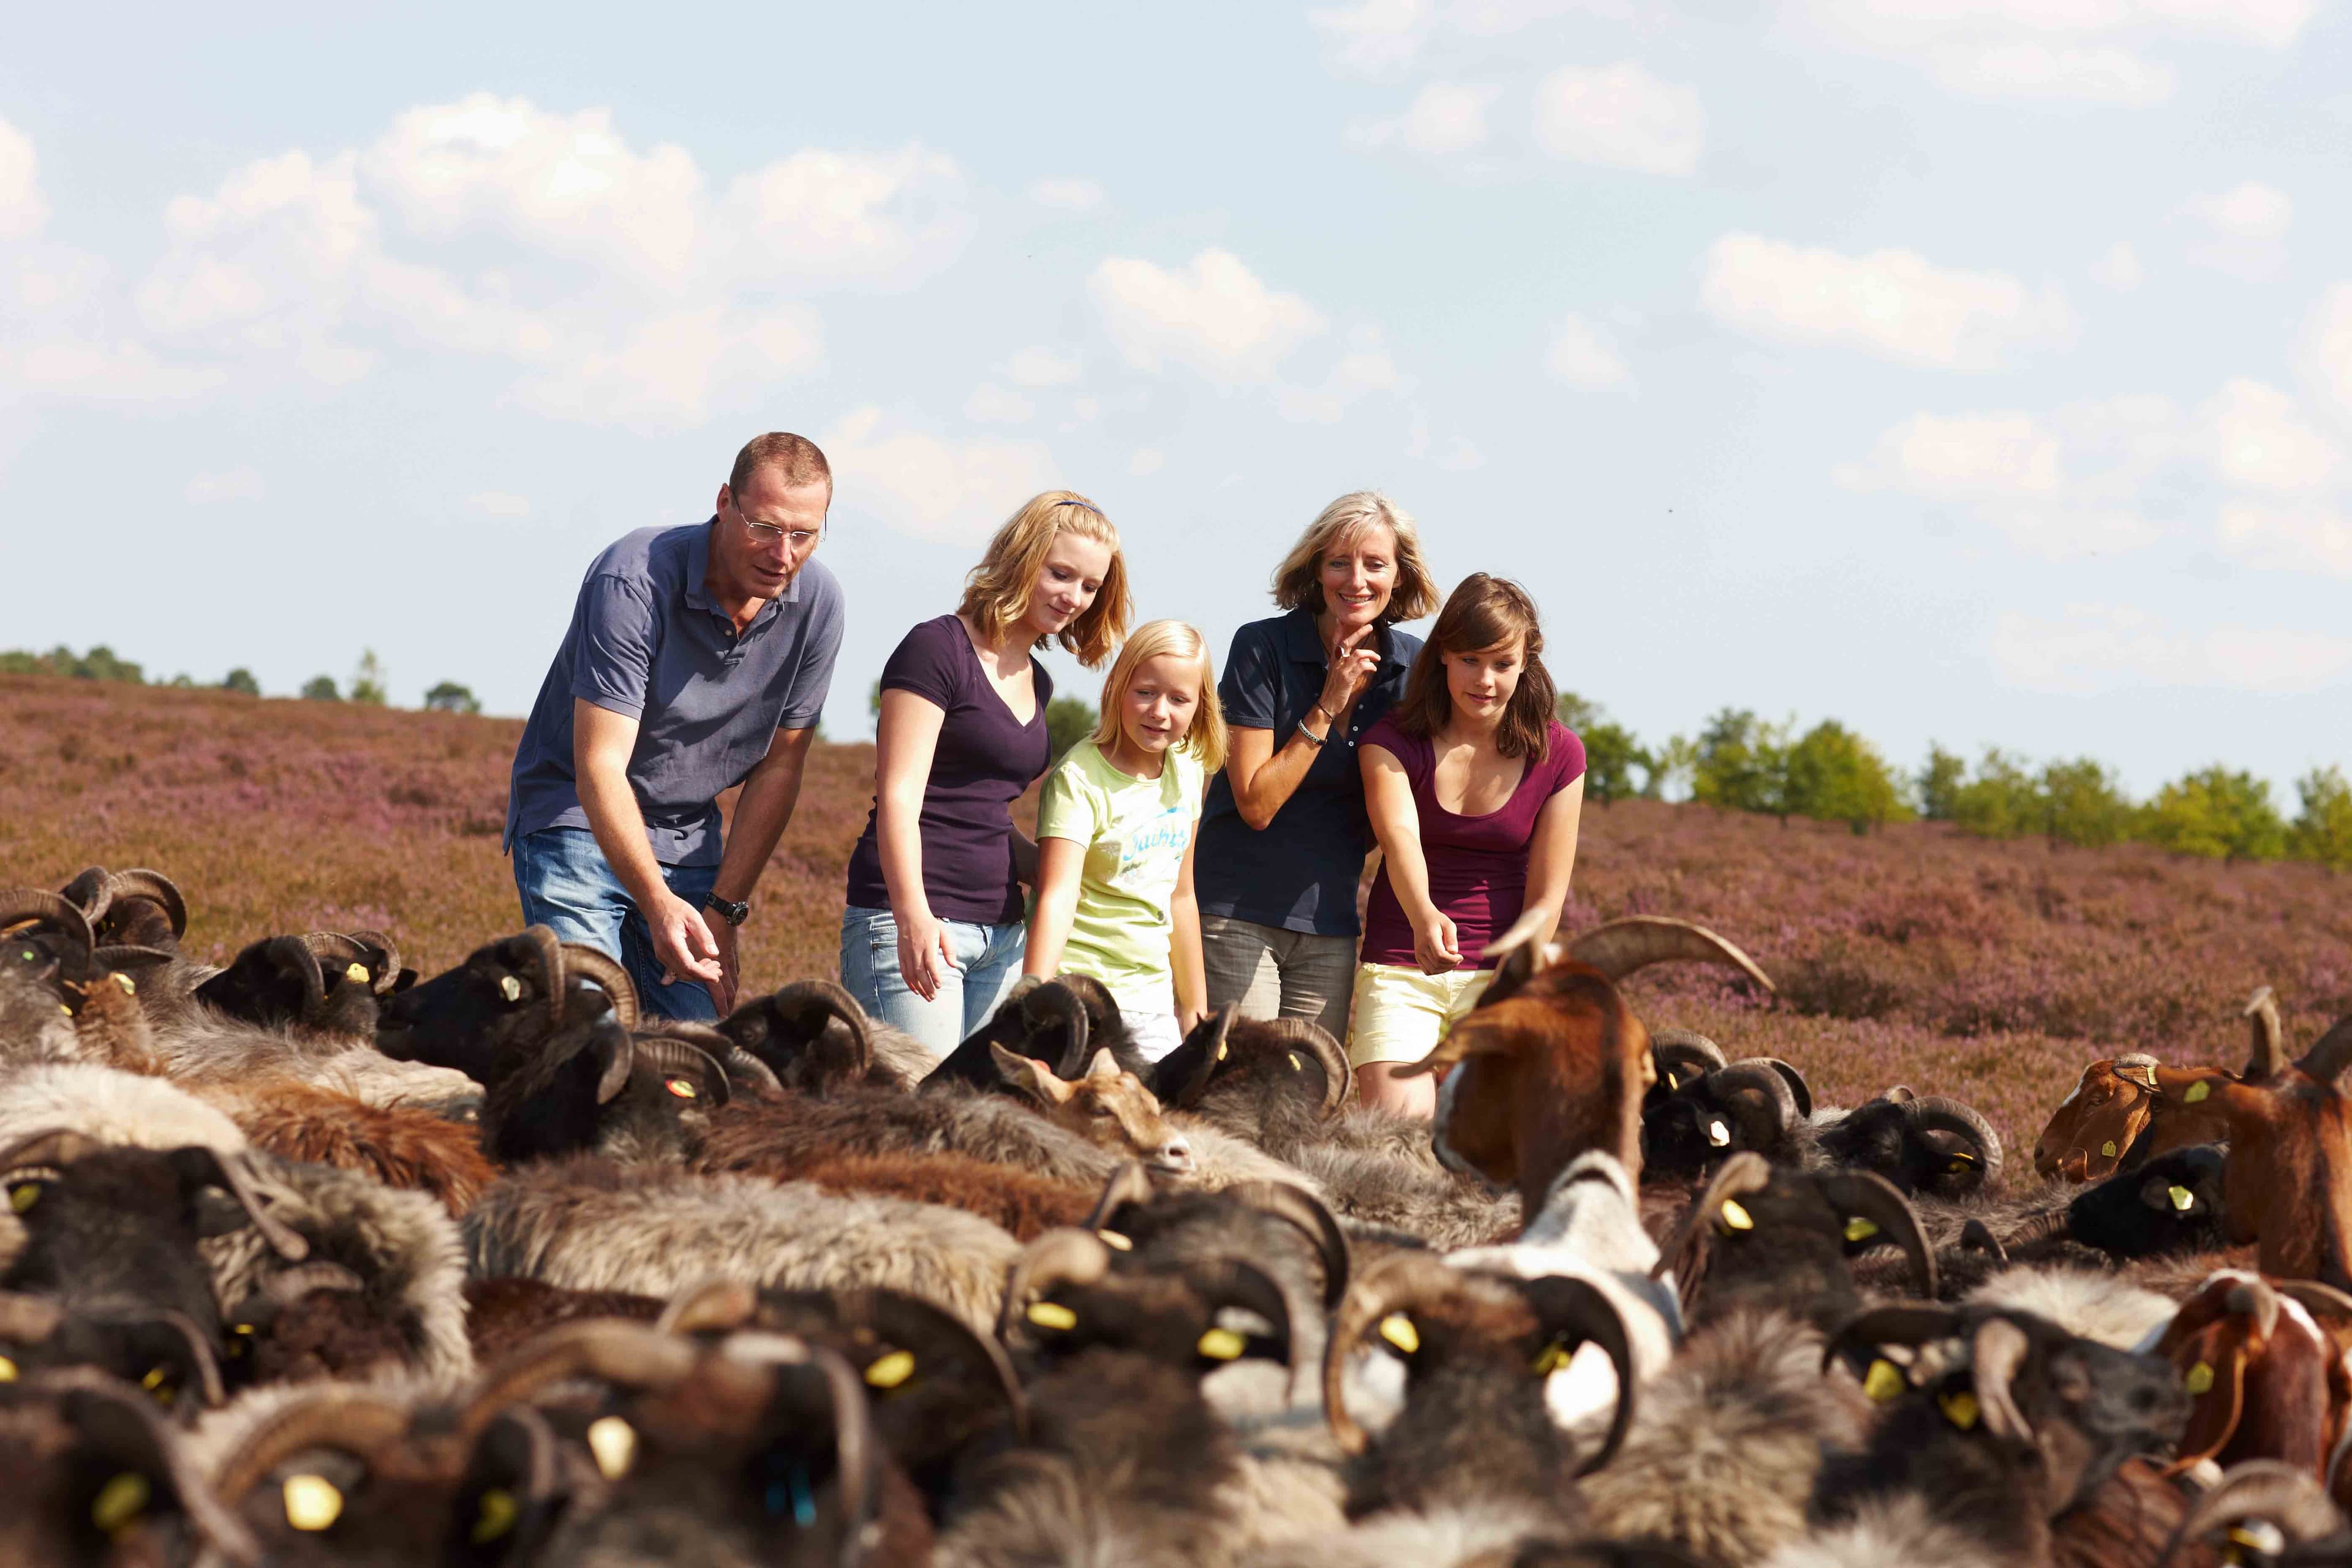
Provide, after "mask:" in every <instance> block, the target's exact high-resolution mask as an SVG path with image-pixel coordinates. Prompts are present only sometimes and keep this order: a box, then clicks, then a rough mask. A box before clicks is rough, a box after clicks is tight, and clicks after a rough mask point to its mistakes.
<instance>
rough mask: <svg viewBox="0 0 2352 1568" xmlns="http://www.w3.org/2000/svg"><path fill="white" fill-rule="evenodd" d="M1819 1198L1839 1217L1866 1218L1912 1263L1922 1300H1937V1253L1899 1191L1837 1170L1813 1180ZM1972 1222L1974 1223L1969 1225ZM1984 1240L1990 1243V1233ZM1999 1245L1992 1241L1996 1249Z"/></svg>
mask: <svg viewBox="0 0 2352 1568" xmlns="http://www.w3.org/2000/svg"><path fill="white" fill-rule="evenodd" d="M1815 1180H1816V1181H1817V1182H1819V1184H1820V1185H1821V1190H1822V1196H1823V1197H1825V1198H1827V1199H1829V1201H1830V1203H1831V1205H1832V1206H1834V1207H1835V1208H1836V1209H1837V1210H1838V1211H1839V1212H1840V1213H1841V1214H1844V1215H1852V1216H1853V1217H1856V1218H1860V1219H1866V1220H1868V1221H1870V1223H1871V1224H1873V1225H1874V1226H1877V1227H1878V1234H1879V1236H1881V1237H1885V1239H1886V1240H1888V1241H1891V1242H1893V1243H1894V1244H1895V1246H1897V1247H1901V1248H1902V1249H1903V1255H1904V1256H1905V1257H1906V1258H1909V1259H1910V1260H1911V1279H1912V1282H1913V1283H1914V1284H1916V1286H1918V1288H1919V1295H1920V1297H1921V1299H1922V1300H1929V1301H1932V1300H1935V1299H1936V1253H1935V1249H1934V1248H1932V1247H1929V1246H1928V1245H1927V1232H1926V1231H1924V1230H1922V1229H1920V1228H1919V1215H1918V1211H1916V1209H1914V1208H1913V1207H1912V1206H1911V1203H1910V1200H1909V1199H1907V1198H1906V1197H1905V1196H1904V1195H1903V1193H1902V1190H1901V1189H1900V1188H1898V1187H1896V1186H1895V1184H1894V1183H1892V1182H1890V1181H1888V1180H1887V1179H1886V1178H1885V1177H1884V1176H1882V1175H1880V1174H1879V1173H1877V1172H1875V1171H1836V1172H1831V1173H1826V1174H1823V1175H1821V1176H1819V1177H1816V1178H1815ZM1971 1223H1974V1222H1971ZM1985 1239H1987V1240H1988V1241H1990V1240H1991V1239H1992V1238H1991V1237H1990V1233H1988V1234H1987V1236H1986V1237H1985ZM1993 1247H1994V1249H1995V1250H1998V1249H1999V1248H2000V1243H1999V1242H1997V1241H1996V1242H1993Z"/></svg>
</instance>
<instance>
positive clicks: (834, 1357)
mask: <svg viewBox="0 0 2352 1568" xmlns="http://www.w3.org/2000/svg"><path fill="white" fill-rule="evenodd" d="M719 1353H720V1354H721V1355H723V1356H725V1357H727V1358H728V1359H729V1360H730V1361H740V1362H750V1363H752V1364H753V1365H759V1366H769V1367H781V1366H805V1367H812V1368H814V1369H815V1371H816V1372H817V1373H818V1374H819V1375H820V1376H821V1377H823V1378H824V1392H825V1403H826V1404H827V1405H830V1406H831V1408H832V1415H833V1457H834V1471H835V1486H836V1487H838V1488H839V1489H840V1493H841V1511H842V1515H843V1520H842V1526H843V1528H842V1538H841V1554H840V1557H839V1559H838V1561H839V1563H841V1568H857V1564H859V1563H863V1562H864V1561H865V1560H866V1548H867V1546H868V1544H869V1543H870V1542H869V1537H870V1536H872V1535H873V1534H875V1533H877V1532H876V1531H874V1530H873V1524H874V1515H875V1513H876V1511H877V1509H878V1507H879V1497H878V1489H877V1488H876V1486H875V1484H874V1482H875V1475H874V1454H875V1448H876V1445H875V1440H874V1424H873V1415H872V1413H871V1412H870V1411H869V1410H868V1409H867V1408H866V1385H865V1384H863V1383H862V1382H860V1381H859V1379H858V1376H857V1373H856V1372H855V1371H854V1370H852V1368H851V1367H850V1364H849V1363H847V1362H846V1361H844V1360H843V1359H842V1358H841V1356H840V1354H839V1353H838V1352H835V1351H833V1350H831V1349H829V1348H827V1347H826V1346H824V1345H821V1344H813V1343H811V1342H809V1341H807V1340H803V1339H802V1338H800V1337H799V1336H798V1335H795V1334H777V1333H770V1332H767V1331H754V1332H751V1333H744V1334H738V1335H736V1336H735V1337H734V1338H732V1339H730V1340H729V1341H728V1342H726V1344H725V1345H724V1346H722V1347H721V1348H720V1351H719ZM773 1387H774V1392H773V1393H772V1394H770V1396H769V1397H770V1402H771V1404H772V1403H773V1401H774V1398H775V1396H776V1394H781V1393H782V1381H781V1380H778V1382H777V1383H776V1384H774V1385H773Z"/></svg>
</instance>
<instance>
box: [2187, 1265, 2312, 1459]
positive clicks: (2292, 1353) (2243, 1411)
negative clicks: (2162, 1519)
mask: <svg viewBox="0 0 2352 1568" xmlns="http://www.w3.org/2000/svg"><path fill="white" fill-rule="evenodd" d="M2347 1318H2352V1299H2347V1298H2346V1297H2345V1296H2344V1295H2343V1294H2342V1293H2341V1292H2338V1291H2335V1290H2330V1289H2327V1288H2326V1287H2325V1286H2320V1285H2314V1284H2312V1283H2311V1282H2309V1281H2308V1280H2292V1281H2278V1282H2275V1283H2274V1282H2273V1281H2271V1280H2267V1279H2263V1278H2262V1277H2261V1276H2260V1275H2255V1274H2248V1273H2244V1272H2242V1271H2241V1270H2238V1269H2223V1270H2221V1272H2219V1273H2217V1274H2215V1275H2214V1276H2213V1277H2212V1278H2211V1279H2209V1280H2208V1281H2206V1283H2205V1284H2204V1285H2203V1286H2202V1287H2201V1288H2200V1289H2198V1290H2197V1292H2196V1293H2195V1294H2194V1295H2192V1296H2190V1297H2189V1299H2188V1300H2186V1301H2183V1302H2182V1303H2181V1304H2180V1310H2179V1313H2177V1314H2176V1315H2175V1316H2174V1318H2173V1320H2172V1324H2171V1326H2170V1327H2169V1328H2168V1329H2166V1330H2165V1331H2164V1337H2163V1338H2162V1339H2161V1340H2159V1341H2158V1342H2157V1346H2156V1353H2157V1354H2158V1355H2160V1356H2162V1357H2164V1358H2165V1359H2166V1360H2168V1361H2169V1362H2170V1363H2172V1364H2173V1365H2174V1366H2176V1367H2178V1368H2179V1369H2180V1373H2181V1377H2182V1380H2183V1386H2184V1387H2186V1388H2187V1389H2188V1390H2189V1394H2190V1395H2191V1396H2192V1397H2193V1398H2194V1399H2195V1400H2196V1402H2197V1403H2196V1405H2195V1406H2194V1407H2193V1409H2192V1410H2191V1412H2190V1414H2189V1428H2188V1430H2187V1431H2186V1432H2185V1433H2184V1434H2182V1436H2181V1439H2180V1444H2179V1466H2177V1467H2176V1468H2186V1467H2187V1466H2189V1465H2190V1464H2192V1463H2194V1462H2195V1461H2197V1460H2199V1459H2207V1458H2210V1459H2212V1460H2214V1461H2215V1462H2216V1463H2218V1464H2221V1465H2223V1466H2229V1465H2234V1464H2236V1463H2237V1462H2238V1461H2240V1460H2241V1459H2279V1460H2284V1461H2285V1462H2286V1463H2288V1464H2292V1465H2294V1466H2295V1467H2296V1468H2300V1469H2302V1470H2304V1471H2305V1472H2306V1473H2308V1474H2309V1475H2310V1476H2311V1477H2312V1478H2313V1479H2325V1472H2326V1465H2327V1459H2328V1456H2329V1454H2330V1453H2331V1452H2332V1451H2333V1450H2334V1448H2335V1447H2336V1441H2337V1439H2338V1438H2340V1437H2341V1436H2343V1434H2344V1425H2345V1416H2346V1413H2347V1408H2352V1373H2347V1369H2346V1367H2345V1364H2344V1352H2342V1350H2340V1349H2339V1348H2338V1347H2337V1345H2336V1341H2335V1339H2334V1337H2333V1336H2332V1335H2331V1334H2330V1332H2329V1331H2328V1327H2327V1325H2329V1324H2331V1323H2334V1324H2341V1323H2343V1322H2344V1321H2346V1320H2347Z"/></svg>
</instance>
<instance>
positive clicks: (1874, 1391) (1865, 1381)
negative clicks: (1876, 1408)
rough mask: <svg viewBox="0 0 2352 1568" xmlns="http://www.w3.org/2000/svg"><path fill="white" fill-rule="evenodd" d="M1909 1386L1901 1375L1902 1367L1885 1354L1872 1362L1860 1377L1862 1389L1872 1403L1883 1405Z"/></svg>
mask: <svg viewBox="0 0 2352 1568" xmlns="http://www.w3.org/2000/svg"><path fill="white" fill-rule="evenodd" d="M1910 1386H1911V1384H1909V1383H1908V1382H1907V1381H1906V1379H1905V1378H1904V1376H1903V1369H1902V1368H1900V1367H1898V1366H1896V1365H1895V1363H1893V1362H1891V1361H1888V1360H1887V1359H1886V1358H1885V1356H1880V1357H1879V1358H1878V1359H1877V1360H1876V1361H1874V1362H1872V1363H1870V1370H1869V1371H1868V1372H1866V1373H1864V1374H1863V1378H1862V1391H1863V1393H1864V1394H1868V1395H1869V1396H1870V1400H1871V1403H1872V1404H1874V1405H1884V1404H1885V1403H1886V1402H1887V1401H1888V1400H1890V1399H1894V1398H1895V1397H1897V1396H1898V1395H1900V1394H1902V1392H1903V1391H1904V1390H1905V1389H1906V1388H1908V1387H1910Z"/></svg>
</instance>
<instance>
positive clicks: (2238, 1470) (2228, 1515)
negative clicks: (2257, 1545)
mask: <svg viewBox="0 0 2352 1568" xmlns="http://www.w3.org/2000/svg"><path fill="white" fill-rule="evenodd" d="M2256 1520H2260V1521H2263V1522H2264V1523H2268V1524H2274V1525H2276V1526H2277V1527H2278V1528H2279V1530H2280V1531H2281V1532H2283V1533H2284V1535H2285V1536H2286V1538H2287V1540H2288V1541H2289V1542H2291V1543H2300V1544H2308V1543H2309V1542H2315V1541H2325V1540H2326V1539H2327V1538H2328V1537H2329V1536H2331V1535H2333V1534H2335V1533H2336V1531H2339V1530H2341V1529H2343V1528H2344V1520H2343V1516H2342V1515H2340V1514H2338V1513H2337V1512H2336V1505H2335V1503H2333V1502H2332V1501H2330V1500H2328V1496H2327V1491H2326V1489H2325V1488H2324V1487H2322V1486H2321V1485H2320V1484H2319V1482H2318V1481H2317V1480H2316V1479H2314V1478H2313V1476H2312V1474H2311V1472H2310V1471H2309V1470H2308V1469H2305V1468H2303V1467H2301V1466H2298V1465H2290V1464H2288V1463H2286V1462H2285V1461H2284V1460H2281V1459H2245V1460H2242V1461H2241V1462H2239V1463H2237V1464H2234V1465H2232V1466H2231V1467H2230V1468H2229V1470H2228V1471H2227V1473H2225V1474H2224V1475H2223V1476H2222V1477H2221V1479H2220V1480H2219V1481H2217V1482H2215V1483H2214V1485H2213V1488H2212V1489H2211V1490H2210V1491H2208V1492H2206V1493H2205V1495H2204V1496H2202V1497H2200V1498H2199V1499H2198V1500H2197V1501H2196V1502H2195V1504H2194V1505H2192V1506H2191V1507H2190V1508H2189V1517H2187V1518H2186V1519H2184V1520H2182V1521H2180V1528H2179V1530H2177V1531H2173V1533H2172V1540H2171V1541H2170V1542H2168V1544H2167V1545H2166V1546H2165V1549H2164V1555H2163V1556H2162V1557H2161V1558H2159V1559H2158V1568H2163V1565H2164V1564H2165V1563H2170V1562H2171V1561H2172V1560H2173V1559H2174V1558H2175V1557H2177V1556H2178V1555H2179V1552H2180V1548H2181V1547H2182V1545H2183V1544H2185V1543H2186V1542H2191V1541H2201V1540H2203V1539H2205V1538H2206V1537H2207V1536H2210V1535H2211V1534H2212V1533H2213V1532H2214V1531H2219V1530H2224V1529H2227V1528H2228V1527H2230V1526H2231V1525H2233V1524H2245V1523H2248V1522H2250V1521H2256Z"/></svg>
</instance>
